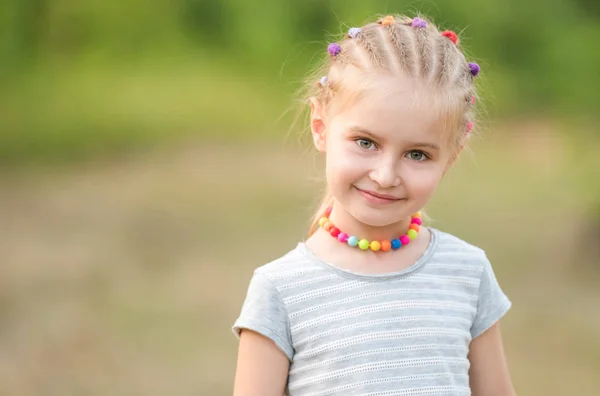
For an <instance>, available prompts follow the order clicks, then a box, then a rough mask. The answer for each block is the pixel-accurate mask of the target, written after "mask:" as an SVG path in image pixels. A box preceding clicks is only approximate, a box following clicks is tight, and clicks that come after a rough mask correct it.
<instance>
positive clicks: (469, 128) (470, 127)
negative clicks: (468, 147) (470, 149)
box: [467, 121, 473, 133]
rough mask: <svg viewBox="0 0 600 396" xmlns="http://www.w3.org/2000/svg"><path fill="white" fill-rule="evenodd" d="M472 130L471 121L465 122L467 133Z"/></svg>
mask: <svg viewBox="0 0 600 396" xmlns="http://www.w3.org/2000/svg"><path fill="white" fill-rule="evenodd" d="M472 130H473V121H469V122H467V133H471V131H472Z"/></svg>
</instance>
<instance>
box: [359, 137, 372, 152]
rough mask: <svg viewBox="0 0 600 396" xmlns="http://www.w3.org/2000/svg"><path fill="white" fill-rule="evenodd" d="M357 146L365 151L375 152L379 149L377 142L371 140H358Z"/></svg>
mask: <svg viewBox="0 0 600 396" xmlns="http://www.w3.org/2000/svg"><path fill="white" fill-rule="evenodd" d="M356 144H358V145H359V146H360V148H363V149H365V150H375V149H376V148H377V146H376V145H375V142H373V141H372V140H369V139H356Z"/></svg>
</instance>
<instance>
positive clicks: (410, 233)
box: [406, 230, 418, 241]
mask: <svg viewBox="0 0 600 396" xmlns="http://www.w3.org/2000/svg"><path fill="white" fill-rule="evenodd" d="M406 235H407V236H408V237H409V238H410V240H411V241H412V240H413V239H415V238H416V237H417V235H418V234H417V231H415V230H408V231H407V232H406Z"/></svg>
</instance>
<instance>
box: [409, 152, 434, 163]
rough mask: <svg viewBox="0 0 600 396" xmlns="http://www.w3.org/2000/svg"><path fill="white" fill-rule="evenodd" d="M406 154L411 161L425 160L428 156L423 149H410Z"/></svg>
mask: <svg viewBox="0 0 600 396" xmlns="http://www.w3.org/2000/svg"><path fill="white" fill-rule="evenodd" d="M406 156H407V157H408V158H409V159H411V160H413V161H419V162H420V161H426V160H428V159H429V157H428V156H427V154H425V153H424V152H423V151H420V150H412V151H409V152H408V153H407V154H406Z"/></svg>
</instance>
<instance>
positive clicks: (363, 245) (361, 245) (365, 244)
mask: <svg viewBox="0 0 600 396" xmlns="http://www.w3.org/2000/svg"><path fill="white" fill-rule="evenodd" d="M358 247H359V248H360V249H361V250H367V249H368V248H369V241H367V240H366V239H361V240H360V241H358Z"/></svg>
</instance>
